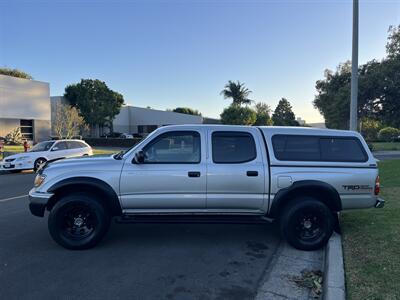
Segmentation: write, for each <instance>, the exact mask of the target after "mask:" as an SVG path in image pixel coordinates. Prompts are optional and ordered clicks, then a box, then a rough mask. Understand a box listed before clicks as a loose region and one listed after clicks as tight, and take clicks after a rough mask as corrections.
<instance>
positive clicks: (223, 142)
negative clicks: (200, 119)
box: [207, 127, 268, 212]
mask: <svg viewBox="0 0 400 300" xmlns="http://www.w3.org/2000/svg"><path fill="white" fill-rule="evenodd" d="M257 130H258V129H257V128H254V127H253V128H252V127H249V128H241V129H238V130H234V131H232V130H229V128H227V129H223V130H221V129H215V130H209V132H208V147H209V153H210V155H209V157H208V166H207V209H208V210H209V211H210V212H212V211H221V212H235V211H236V212H239V211H258V210H262V209H263V204H264V199H265V200H266V201H267V200H268V198H267V197H266V195H265V193H266V192H265V191H266V190H267V189H266V188H267V186H268V182H267V181H268V180H267V181H266V180H265V178H268V177H267V176H268V174H265V173H264V172H265V170H264V159H263V155H264V152H263V149H262V147H261V143H262V140H261V141H260V140H259V139H260V138H259V137H260V136H259V132H257ZM266 175H267V176H266Z"/></svg>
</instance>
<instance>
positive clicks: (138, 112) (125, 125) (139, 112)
mask: <svg viewBox="0 0 400 300" xmlns="http://www.w3.org/2000/svg"><path fill="white" fill-rule="evenodd" d="M67 103H68V102H67V100H66V99H65V98H64V97H62V96H54V97H51V120H52V123H53V124H54V122H55V112H56V110H57V106H58V105H65V104H67ZM201 123H203V118H202V117H201V116H193V115H187V114H181V113H175V112H171V111H164V110H156V109H151V108H142V107H135V106H128V105H124V106H122V107H121V111H120V113H119V114H118V115H117V116H116V117H115V118H114V121H113V131H114V132H120V133H128V134H135V133H139V134H142V135H146V134H148V133H150V132H152V131H153V130H155V129H157V128H158V127H160V126H165V125H178V124H201ZM108 132H109V129H108V128H100V130H98V134H99V135H102V134H106V133H108Z"/></svg>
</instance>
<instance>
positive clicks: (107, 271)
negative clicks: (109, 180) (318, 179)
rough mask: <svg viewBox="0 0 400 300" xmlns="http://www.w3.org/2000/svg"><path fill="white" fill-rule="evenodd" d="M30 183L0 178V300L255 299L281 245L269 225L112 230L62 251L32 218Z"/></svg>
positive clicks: (43, 223) (41, 221) (25, 177)
mask: <svg viewBox="0 0 400 300" xmlns="http://www.w3.org/2000/svg"><path fill="white" fill-rule="evenodd" d="M33 179H34V174H27V173H21V174H7V175H0V285H1V287H0V299H48V298H55V297H57V298H60V299H78V298H79V299H231V300H232V299H241V300H242V299H253V298H254V297H255V295H256V292H257V288H258V287H259V286H260V284H261V283H262V282H261V281H262V280H263V278H264V272H265V270H267V269H268V268H269V266H270V262H271V261H273V260H272V258H273V257H274V253H275V251H276V250H277V249H278V246H279V244H280V238H279V235H278V233H277V230H276V228H275V226H273V225H271V224H267V225H227V224H220V225H215V224H129V225H120V224H113V225H112V226H111V229H110V232H109V233H108V235H107V236H106V238H105V239H104V240H103V242H102V243H101V244H100V245H99V246H98V247H96V248H94V249H91V250H86V251H69V250H65V249H64V248H61V247H60V246H58V245H57V244H56V243H55V242H53V241H52V240H51V238H50V236H49V234H48V232H47V216H46V217H45V218H37V217H34V216H32V215H31V214H30V212H29V210H28V199H27V197H26V196H24V195H26V194H27V193H28V191H29V189H30V188H31V186H32V182H33Z"/></svg>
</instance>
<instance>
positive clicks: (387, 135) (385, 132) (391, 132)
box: [378, 127, 400, 142]
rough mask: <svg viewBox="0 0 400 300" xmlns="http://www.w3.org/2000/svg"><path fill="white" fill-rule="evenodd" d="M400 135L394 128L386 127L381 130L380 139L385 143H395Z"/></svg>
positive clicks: (399, 131)
mask: <svg viewBox="0 0 400 300" xmlns="http://www.w3.org/2000/svg"><path fill="white" fill-rule="evenodd" d="M399 135H400V130H399V129H397V128H393V127H385V128H382V129H381V130H379V133H378V138H379V139H380V140H381V141H384V142H393V141H394V140H396V139H397V138H398V137H399Z"/></svg>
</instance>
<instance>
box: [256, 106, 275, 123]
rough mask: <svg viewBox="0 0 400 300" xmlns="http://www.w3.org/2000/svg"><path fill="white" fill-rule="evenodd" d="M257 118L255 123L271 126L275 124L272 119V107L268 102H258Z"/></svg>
mask: <svg viewBox="0 0 400 300" xmlns="http://www.w3.org/2000/svg"><path fill="white" fill-rule="evenodd" d="M254 108H255V111H256V115H257V119H256V122H255V123H254V125H257V126H271V125H272V124H273V122H272V119H271V115H270V114H271V108H270V107H269V105H268V104H266V103H263V102H258V103H256V105H255V106H254Z"/></svg>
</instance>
